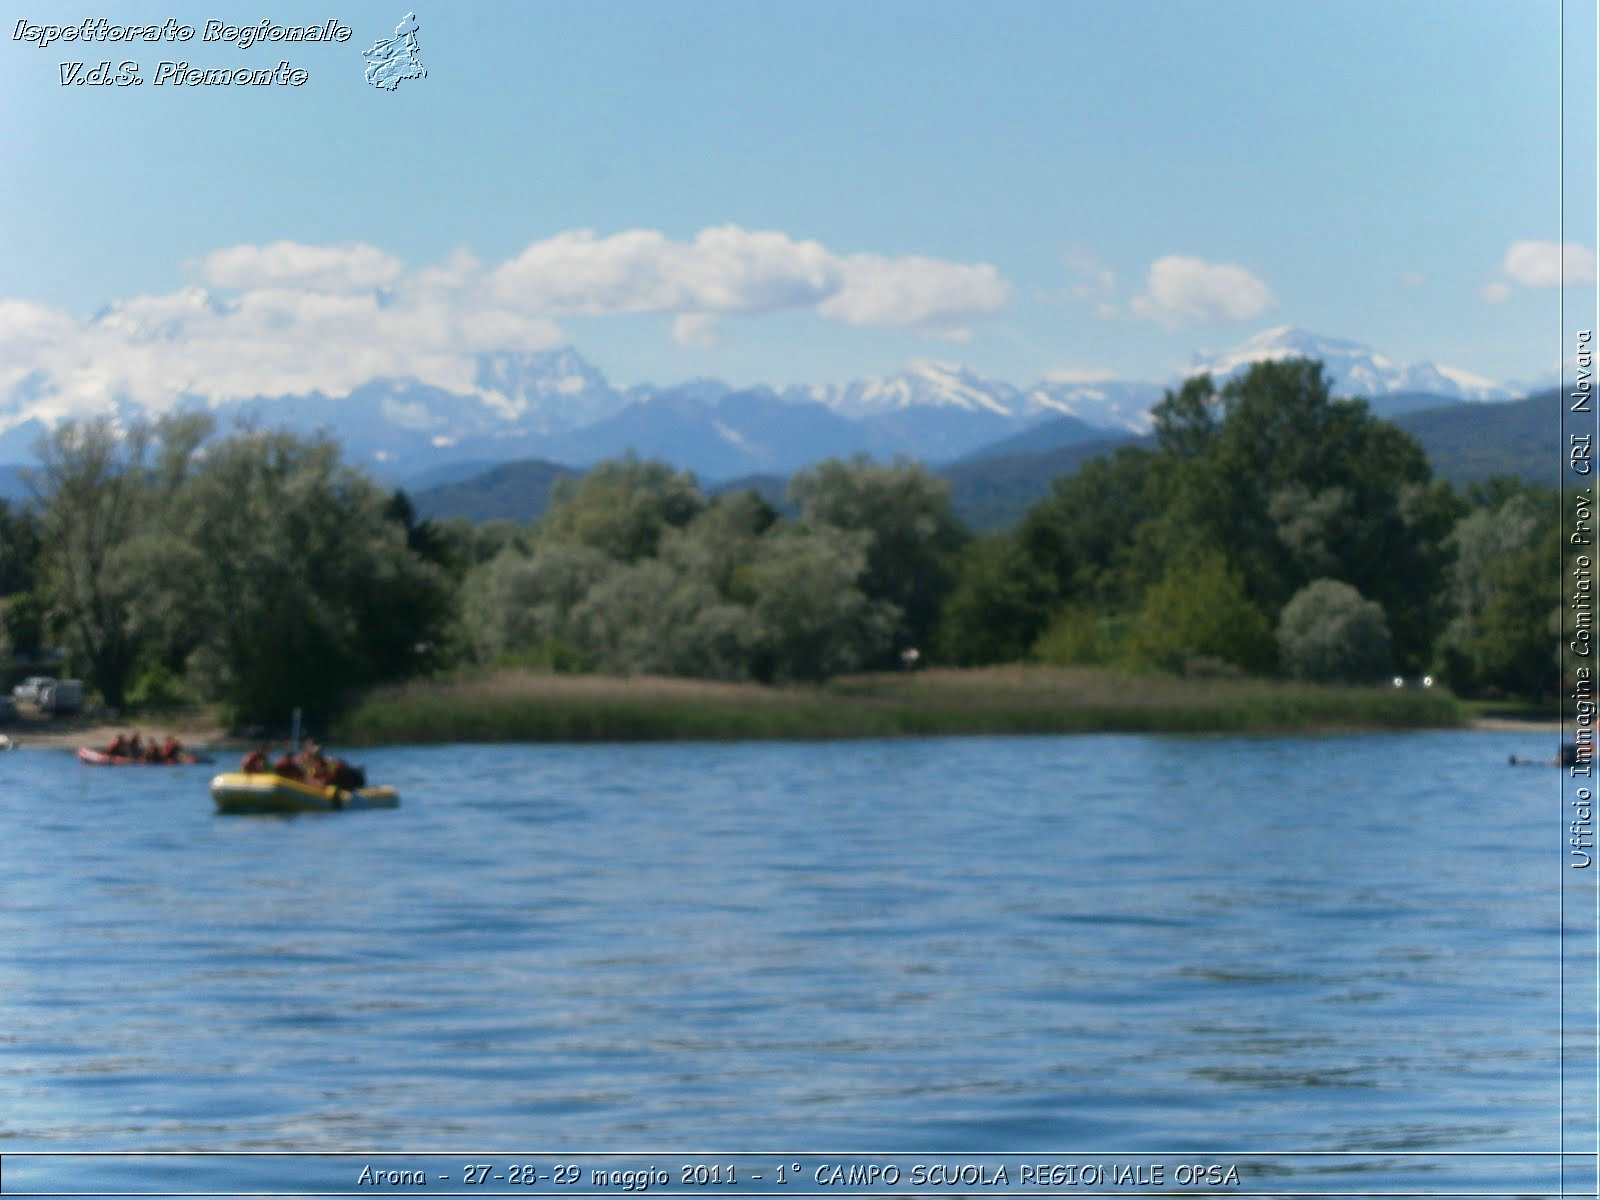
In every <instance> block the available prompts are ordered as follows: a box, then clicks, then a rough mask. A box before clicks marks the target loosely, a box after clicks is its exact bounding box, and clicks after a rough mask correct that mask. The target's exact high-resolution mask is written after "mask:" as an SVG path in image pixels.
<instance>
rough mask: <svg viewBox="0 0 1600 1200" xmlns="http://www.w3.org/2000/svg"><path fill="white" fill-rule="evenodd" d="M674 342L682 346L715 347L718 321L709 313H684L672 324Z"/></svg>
mask: <svg viewBox="0 0 1600 1200" xmlns="http://www.w3.org/2000/svg"><path fill="white" fill-rule="evenodd" d="M672 340H673V341H675V342H677V343H678V345H680V346H715V345H717V344H718V343H719V342H721V340H722V339H721V338H720V337H718V336H717V319H716V318H715V317H713V316H711V315H710V314H708V313H683V314H682V315H681V316H679V317H678V318H677V319H676V320H674V321H673V322H672Z"/></svg>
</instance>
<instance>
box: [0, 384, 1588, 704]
mask: <svg viewBox="0 0 1600 1200" xmlns="http://www.w3.org/2000/svg"><path fill="white" fill-rule="evenodd" d="M1152 416H1153V422H1154V432H1155V435H1156V445H1155V447H1154V448H1153V449H1142V448H1138V447H1124V448H1122V449H1121V450H1119V451H1118V452H1117V453H1116V454H1114V455H1111V456H1108V457H1104V458H1100V459H1096V460H1094V461H1092V462H1090V463H1088V464H1087V465H1086V466H1085V467H1083V468H1082V469H1081V470H1080V471H1078V472H1077V473H1076V474H1074V475H1072V476H1069V477H1063V478H1060V479H1057V480H1056V481H1055V483H1054V485H1053V486H1052V489H1051V491H1050V493H1049V494H1048V495H1047V496H1045V497H1044V498H1042V499H1041V500H1039V501H1038V502H1037V503H1036V504H1034V505H1033V507H1032V508H1031V509H1030V510H1029V511H1028V512H1027V514H1026V515H1025V516H1024V517H1023V519H1022V520H1021V521H1020V522H1019V523H1018V524H1017V525H1016V526H1015V527H1014V528H1012V529H1010V530H1007V531H1004V532H999V533H992V534H985V535H975V534H973V533H971V532H970V531H968V530H967V529H965V528H964V527H963V526H962V524H961V523H960V522H959V521H958V520H957V519H956V517H955V516H954V515H953V513H952V511H951V506H950V495H949V488H948V485H947V484H946V483H944V482H943V481H942V480H940V479H938V478H937V477H936V476H934V475H933V474H932V473H931V472H929V471H928V470H927V469H925V468H924V467H922V466H920V465H918V464H916V463H913V462H909V461H904V460H901V461H896V462H894V463H889V464H885V463H878V462H873V461H870V460H868V459H866V458H864V457H861V458H856V459H854V460H849V461H843V460H832V461H828V462H824V463H821V464H819V465H817V466H815V467H813V468H811V469H810V470H807V471H803V472H801V473H800V474H799V475H797V476H796V477H795V478H794V479H793V480H792V481H791V484H790V492H789V499H790V501H791V503H792V506H793V510H794V515H793V516H784V515H783V514H781V513H780V512H779V511H778V510H776V509H775V508H774V507H773V506H772V505H770V504H768V503H767V502H766V501H764V500H763V499H761V497H759V496H758V495H757V494H756V493H754V492H736V493H730V494H725V495H719V496H715V497H709V496H708V495H707V494H706V493H705V492H704V491H703V490H702V489H701V488H700V486H699V484H698V483H697V481H696V480H695V478H694V477H693V476H692V475H691V474H689V473H687V472H682V471H677V470H674V469H673V468H672V467H670V466H669V465H667V464H665V463H661V462H656V461H650V460H639V459H636V458H631V457H630V458H627V459H622V460H614V461H610V462H606V463H602V464H600V465H599V466H597V467H596V468H594V469H593V470H591V471H590V472H588V473H587V474H585V475H584V476H582V477H581V478H577V479H564V480H562V481H561V482H560V483H558V484H557V488H556V492H555V494H554V496H553V502H552V504H551V507H550V508H549V510H548V511H547V512H546V513H545V515H544V516H543V517H542V518H541V519H540V520H539V521H537V522H535V523H533V524H530V525H516V524H512V523H509V522H504V521H499V522H488V523H485V524H483V525H479V526H472V525H469V524H468V523H466V522H465V521H461V520H454V521H421V520H418V519H417V516H416V513H415V511H414V509H413V507H412V505H411V502H410V501H409V499H408V498H407V497H406V495H405V494H404V493H403V492H391V491H386V490H385V489H383V488H382V487H380V486H379V485H378V484H377V483H375V482H374V481H373V480H372V479H370V478H369V477H368V476H366V475H365V474H364V473H362V472H361V471H359V470H357V469H355V468H353V467H351V466H349V465H347V464H345V463H344V462H342V460H341V458H340V455H339V449H338V447H337V445H336V444H335V443H333V442H332V441H331V440H329V439H327V438H325V437H312V438H306V437H299V436H295V435H291V434H288V433H283V432H272V431H263V430H260V429H244V430H240V431H237V432H234V433H231V434H229V435H227V436H218V434H217V431H216V429H215V427H214V425H213V423H212V422H211V420H210V419H209V418H207V417H205V416H203V415H195V414H187V415H182V416H173V417H163V418H159V419H156V420H152V421H147V422H142V421H141V422H134V423H132V424H131V425H129V426H127V427H126V428H119V427H117V426H116V425H114V424H113V423H112V422H111V421H109V420H104V419H102V420H93V421H87V422H66V423H63V424H62V425H60V426H59V427H57V428H56V430H55V431H54V432H53V433H52V434H50V435H48V436H47V437H46V438H45V439H44V440H43V441H42V442H41V444H40V446H39V448H38V459H39V463H40V467H39V469H38V470H37V471H36V472H35V473H34V476H33V480H32V487H33V491H34V499H33V501H32V502H31V503H29V504H26V505H9V504H4V503H0V651H3V652H4V654H5V657H6V659H7V660H8V661H9V660H11V659H12V658H13V656H16V657H17V658H18V660H19V661H21V660H22V659H23V658H24V657H25V656H28V655H33V654H37V653H38V652H39V651H40V650H42V649H44V648H47V647H53V646H60V647H63V648H65V649H66V650H67V651H68V652H69V654H70V662H71V663H72V665H73V669H74V670H75V671H78V672H81V673H82V674H83V675H84V676H85V677H86V678H87V679H88V680H89V682H90V683H91V684H92V685H93V686H94V688H95V689H96V690H97V691H98V692H99V694H100V695H101V697H102V698H103V699H104V701H105V703H106V704H107V705H109V706H110V707H112V708H116V709H121V708H124V707H126V706H128V705H135V706H137V705H141V704H159V703H172V702H177V701H182V700H190V701H206V702H217V703H220V704H222V705H224V706H225V707H226V708H227V709H228V711H229V712H230V713H232V714H233V715H234V716H235V717H236V718H238V719H241V720H246V719H248V720H268V721H272V720H281V719H282V716H283V714H284V713H285V712H287V711H289V710H290V709H291V708H292V707H295V706H301V707H304V708H307V709H308V710H310V711H312V712H328V711H331V710H332V709H334V708H336V707H337V706H338V705H340V704H341V703H343V702H345V701H346V700H348V699H349V698H350V697H352V696H354V695H357V694H359V692H360V691H361V690H362V689H364V688H366V687H369V686H371V685H374V684H378V683H383V682H389V681H394V680H399V679H404V678H408V677H415V676H418V675H427V674H429V673H431V672H436V671H440V670H444V669H459V668H469V669H470V668H473V667H485V666H506V665H520V666H530V667H536V668H541V669H548V670H555V671H575V672H576V671H586V672H603V673H609V674H622V675H628V674H664V675H681V676H695V677H706V678H716V679H728V680H753V681H759V682H766V683H786V682H814V681H819V680H823V679H826V678H829V677H831V676H834V675H838V674H842V673H847V672H853V671H864V670H883V669H895V668H898V667H901V666H903V665H905V664H906V663H909V662H911V661H917V662H920V663H923V664H948V665H954V666H976V665H984V664H991V663H1007V662H1019V661H1034V662H1043V663H1054V664H1095V665H1107V666H1116V667H1122V668H1127V669H1133V670H1151V671H1165V672H1173V673H1178V674H1187V675H1204V674H1232V673H1240V674H1258V675H1274V674H1281V675H1285V676H1290V677H1295V678H1301V679H1309V680H1320V681H1331V682H1351V683H1360V682H1370V681H1374V680H1381V679H1384V678H1387V677H1388V676H1389V675H1390V674H1395V673H1398V674H1402V675H1408V676H1415V675H1420V674H1423V673H1425V672H1431V673H1433V674H1434V675H1436V676H1438V677H1440V678H1441V679H1442V680H1443V681H1444V682H1446V683H1448V684H1449V685H1450V686H1452V687H1454V688H1455V689H1457V690H1458V691H1459V692H1462V693H1464V694H1484V695H1495V694H1501V695H1516V696H1524V697H1534V696H1539V695H1543V694H1546V693H1549V692H1551V691H1553V690H1555V688H1556V687H1557V686H1558V684H1559V679H1560V672H1561V665H1560V664H1559V662H1558V660H1557V656H1556V646H1557V644H1558V642H1559V629H1560V612H1561V609H1560V605H1561V598H1560V595H1559V587H1560V578H1561V565H1562V560H1563V555H1564V554H1565V553H1569V552H1570V551H1569V549H1568V548H1567V547H1565V546H1564V545H1563V539H1562V537H1561V531H1560V525H1561V520H1560V515H1559V512H1560V510H1559V507H1558V505H1559V497H1558V496H1557V495H1556V493H1555V492H1554V490H1553V489H1542V488H1538V487H1533V486H1529V485H1526V484H1522V483H1518V482H1515V481H1511V480H1503V479H1502V480H1492V481H1489V482H1487V483H1482V484H1478V485H1474V486H1471V487H1468V488H1467V489H1465V490H1464V491H1459V492H1458V491H1457V490H1455V489H1453V488H1452V487H1451V486H1449V485H1448V484H1446V483H1443V482H1440V481H1436V480H1434V479H1433V478H1432V477H1431V473H1430V470H1429V466H1428V462H1427V459H1426V457H1425V455H1424V454H1423V451H1422V449H1421V447H1420V446H1419V445H1418V444H1417V443H1416V442H1415V441H1414V440H1413V439H1412V438H1411V437H1409V436H1408V435H1407V434H1405V433H1404V432H1403V431H1402V430H1400V429H1399V428H1398V427H1396V426H1394V425H1392V424H1389V423H1387V422H1385V421H1382V420H1379V419H1377V418H1375V417H1374V416H1373V415H1372V414H1371V412H1370V411H1369V410H1368V408H1367V406H1366V404H1365V403H1364V402H1362V401H1360V400H1343V399H1340V400H1335V399H1333V398H1332V396H1331V394H1330V390H1329V386H1328V383H1327V381H1326V379H1325V378H1324V375H1323V371H1322V366H1321V364H1319V363H1316V362H1313V361H1309V360H1303V359H1302V360H1288V361H1282V362H1272V363H1260V364H1257V365H1255V366H1254V367H1252V368H1251V369H1250V370H1249V371H1248V372H1247V373H1245V374H1243V375H1241V376H1238V377H1236V378H1235V379H1233V380H1231V381H1229V382H1227V383H1226V384H1224V385H1223V386H1222V387H1220V388H1219V387H1217V385H1216V384H1215V383H1214V381H1213V380H1212V379H1211V378H1209V377H1207V376H1200V377H1197V378H1194V379H1191V380H1189V381H1188V382H1187V383H1185V384H1184V385H1183V386H1182V387H1181V388H1179V389H1177V390H1175V391H1172V392H1168V393H1167V394H1166V396H1165V398H1164V399H1163V401H1162V402H1161V403H1160V404H1159V405H1158V406H1157V407H1156V409H1155V410H1154V412H1153V414H1152Z"/></svg>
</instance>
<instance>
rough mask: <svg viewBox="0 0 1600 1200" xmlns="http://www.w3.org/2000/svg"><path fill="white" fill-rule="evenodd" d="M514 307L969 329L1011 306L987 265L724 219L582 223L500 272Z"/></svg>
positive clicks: (501, 296)
mask: <svg viewBox="0 0 1600 1200" xmlns="http://www.w3.org/2000/svg"><path fill="white" fill-rule="evenodd" d="M490 286H491V288H492V290H493V294H494V296H495V297H496V298H497V299H498V300H499V301H501V302H502V303H505V304H507V305H512V306H515V307H518V308H520V309H523V310H525V311H528V312H536V313H542V314H547V315H551V316H561V315H563V314H567V313H580V314H585V315H604V314H608V313H640V312H663V313H679V314H696V313H698V314H730V313H746V314H750V313H768V312H776V311H779V310H784V309H807V308H810V309H815V310H816V311H817V312H819V313H821V314H822V315H823V316H826V317H833V318H836V319H838V320H842V321H845V322H847V323H849V324H852V325H874V326H889V327H900V328H921V329H926V330H928V331H930V332H933V333H936V334H950V333H954V332H958V331H959V329H960V327H961V325H962V324H963V323H964V322H965V321H966V320H968V319H970V318H971V317H974V316H979V315H984V314H987V313H991V312H994V311H996V310H997V309H999V308H1001V307H1002V306H1003V305H1004V303H1005V300H1006V297H1007V294H1008V291H1009V289H1008V287H1007V285H1006V284H1005V283H1004V281H1002V280H1001V279H1000V276H999V273H998V272H997V271H996V270H995V269H994V267H992V266H990V265H988V264H987V263H979V264H963V263H951V262H944V261H941V260H937V259H930V258H919V257H907V258H884V257H882V256H879V255H874V254H854V255H849V256H842V255H839V254H836V253H834V252H833V251H831V250H829V249H827V248H826V247H824V246H823V245H821V244H820V243H818V242H814V241H796V240H794V239H793V238H791V237H789V236H788V235H787V234H783V233H773V232H760V231H750V230H745V229H741V228H739V227H738V226H735V225H724V226H720V227H718V228H715V229H706V230H702V231H701V232H700V233H699V234H697V235H696V236H695V238H694V240H693V241H691V242H683V241H673V240H672V239H670V238H668V237H667V236H666V235H665V234H663V233H659V232H657V231H654V230H645V229H635V230H630V231H628V232H626V233H619V234H613V235H612V236H610V237H603V238H602V237H598V236H596V235H595V234H594V233H593V232H592V231H590V230H586V229H585V230H575V231H572V232H568V233H562V234H559V235H557V236H556V237H553V238H549V239H546V240H545V241H542V242H535V243H534V244H533V245H531V246H529V247H528V248H527V249H526V250H524V251H523V252H522V253H521V254H519V255H518V256H517V257H516V258H515V259H513V260H511V261H510V262H508V263H506V264H505V265H504V266H502V267H500V268H499V269H498V270H496V271H494V272H493V273H492V275H491V277H490Z"/></svg>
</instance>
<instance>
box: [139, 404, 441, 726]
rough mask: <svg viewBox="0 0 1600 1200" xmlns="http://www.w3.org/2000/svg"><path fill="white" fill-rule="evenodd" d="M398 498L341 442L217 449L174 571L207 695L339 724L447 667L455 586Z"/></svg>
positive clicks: (254, 442) (191, 498) (170, 552)
mask: <svg viewBox="0 0 1600 1200" xmlns="http://www.w3.org/2000/svg"><path fill="white" fill-rule="evenodd" d="M391 499H392V498H391V497H388V496H386V495H385V494H384V493H383V492H382V491H381V490H379V489H378V488H377V487H376V486H375V485H373V484H372V482H371V481H370V480H368V479H367V478H366V477H365V476H364V475H362V474H361V473H360V472H358V471H355V470H353V469H351V468H348V467H345V466H343V465H342V464H341V463H340V461H339V451H338V447H337V445H335V444H334V443H333V442H331V441H329V440H327V439H323V438H316V439H304V438H299V437H296V436H294V435H291V434H287V433H260V432H250V433H245V434H240V435H236V436H234V437H231V438H228V439H225V440H223V441H221V442H217V443H214V444H212V445H211V446H209V447H208V449H207V453H206V454H205V456H204V458H203V460H201V461H200V462H199V463H198V465H197V466H196V468H195V469H194V470H193V471H192V472H191V473H190V476H189V478H188V480H187V482H186V483H185V484H184V486H183V489H182V491H181V493H180V496H179V502H178V504H177V509H178V511H179V514H180V515H179V518H178V520H177V521H176V522H175V524H176V530H177V534H178V536H176V537H175V538H173V539H170V540H169V542H168V543H167V544H166V546H165V561H164V563H163V564H162V565H163V568H164V569H163V570H162V576H163V578H166V579H168V580H169V581H171V586H170V587H169V588H168V590H167V592H166V593H165V599H166V602H167V604H168V605H169V606H170V608H171V610H173V611H176V612H179V613H181V614H182V616H183V624H184V627H185V628H187V629H189V630H190V631H191V634H190V637H191V642H192V645H191V648H190V651H189V654H188V657H187V662H188V664H189V666H190V670H191V674H192V675H193V677H194V678H195V680H196V681H197V682H198V683H199V684H200V686H201V689H202V690H203V691H204V692H205V693H206V694H208V695H211V696H213V697H214V698H217V699H220V700H223V701H224V702H226V703H227V704H228V705H229V706H230V707H231V708H232V710H233V711H234V712H235V713H236V715H238V716H239V717H241V718H249V719H257V720H273V719H282V717H283V716H284V714H286V713H287V712H289V711H290V710H291V709H292V708H294V707H297V706H298V707H302V708H304V709H306V710H307V711H308V712H309V713H311V714H313V715H318V714H325V713H327V712H329V711H330V710H331V709H333V708H334V707H336V706H337V705H338V703H339V702H340V700H341V698H342V697H343V696H344V695H346V694H347V693H349V692H351V691H353V690H356V689H359V688H361V687H365V686H367V685H370V684H372V683H376V682H380V681H385V680H392V679H399V678H404V677H405V676H407V675H410V674H413V673H415V672H417V671H421V670H425V669H427V668H428V667H429V666H430V665H431V664H432V663H433V662H434V661H436V656H437V654H438V652H439V650H440V648H441V647H442V646H443V645H444V643H445V641H446V637H447V629H448V625H449V622H450V619H451V617H452V613H453V608H454V594H453V591H452V588H451V584H450V579H449V575H448V573H447V572H446V571H445V570H444V569H443V568H441V567H440V566H439V565H437V564H436V563H433V562H429V561H428V560H427V559H426V558H424V557H423V556H422V555H420V554H418V553H417V552H416V551H415V550H413V549H412V548H411V547H410V546H408V544H407V540H408V539H407V534H408V530H407V528H406V527H405V525H404V523H403V522H401V521H398V520H396V519H395V516H394V514H393V512H392V511H391Z"/></svg>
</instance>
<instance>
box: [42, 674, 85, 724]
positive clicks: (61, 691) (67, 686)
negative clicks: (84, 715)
mask: <svg viewBox="0 0 1600 1200" xmlns="http://www.w3.org/2000/svg"><path fill="white" fill-rule="evenodd" d="M39 711H40V712H47V713H57V714H59V715H65V714H67V713H75V712H82V711H83V680H81V679H56V680H53V681H52V682H50V683H47V684H45V685H44V686H43V687H41V688H40V689H39Z"/></svg>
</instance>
